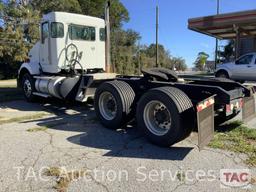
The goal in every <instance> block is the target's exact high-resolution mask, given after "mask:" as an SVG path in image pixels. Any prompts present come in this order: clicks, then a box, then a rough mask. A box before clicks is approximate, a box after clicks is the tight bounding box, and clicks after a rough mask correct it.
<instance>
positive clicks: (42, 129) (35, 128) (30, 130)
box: [27, 127, 48, 132]
mask: <svg viewBox="0 0 256 192" xmlns="http://www.w3.org/2000/svg"><path fill="white" fill-rule="evenodd" d="M47 129H48V128H47V127H34V128H30V129H27V132H38V131H46V130H47Z"/></svg>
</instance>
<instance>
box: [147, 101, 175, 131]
mask: <svg viewBox="0 0 256 192" xmlns="http://www.w3.org/2000/svg"><path fill="white" fill-rule="evenodd" d="M159 113H163V114H164V115H162V114H161V115H162V116H163V118H162V117H160V118H159ZM143 118H144V122H145V125H146V127H147V128H148V130H149V131H150V132H151V133H153V134H154V135H157V136H163V135H165V134H166V133H167V132H168V131H169V130H170V129H171V114H170V111H169V110H168V109H167V107H166V106H165V105H164V104H163V103H162V102H160V101H156V100H154V101H150V102H149V103H147V105H146V106H145V108H144V112H143Z"/></svg>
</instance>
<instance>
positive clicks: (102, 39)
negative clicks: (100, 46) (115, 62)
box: [100, 28, 106, 41]
mask: <svg viewBox="0 0 256 192" xmlns="http://www.w3.org/2000/svg"><path fill="white" fill-rule="evenodd" d="M105 39H106V29H105V28H100V40H101V41H105Z"/></svg>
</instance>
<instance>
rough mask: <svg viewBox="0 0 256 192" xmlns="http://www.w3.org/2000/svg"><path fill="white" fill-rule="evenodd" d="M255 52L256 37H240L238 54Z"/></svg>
mask: <svg viewBox="0 0 256 192" xmlns="http://www.w3.org/2000/svg"><path fill="white" fill-rule="evenodd" d="M250 52H256V37H251V38H246V39H241V42H240V55H243V54H246V53H250Z"/></svg>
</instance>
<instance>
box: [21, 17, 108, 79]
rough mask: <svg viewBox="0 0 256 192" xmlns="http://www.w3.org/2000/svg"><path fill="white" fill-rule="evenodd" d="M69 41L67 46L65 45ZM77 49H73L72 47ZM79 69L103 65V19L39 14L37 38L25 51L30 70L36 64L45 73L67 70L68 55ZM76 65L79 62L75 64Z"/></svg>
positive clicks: (35, 69) (32, 71) (101, 66)
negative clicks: (29, 49) (41, 16)
mask: <svg viewBox="0 0 256 192" xmlns="http://www.w3.org/2000/svg"><path fill="white" fill-rule="evenodd" d="M70 44H73V45H75V46H76V47H74V46H70V47H69V48H70V49H68V50H67V49H66V48H67V47H68V46H69V45H70ZM76 49H77V50H76ZM76 51H78V54H79V56H80V57H79V62H80V64H81V65H82V67H83V69H84V70H86V69H96V68H98V69H103V70H104V69H105V21H104V20H103V19H100V18H95V17H90V16H85V15H79V14H73V13H64V12H51V13H48V14H47V15H44V16H43V19H42V21H41V24H40V41H38V42H37V43H36V44H35V45H34V47H33V48H32V49H31V51H30V52H29V58H30V63H26V64H25V66H24V67H26V66H27V65H30V70H31V73H32V74H38V73H39V68H40V67H41V70H42V71H43V72H45V73H52V74H56V73H59V72H61V71H62V70H63V71H64V70H68V69H69V67H70V65H69V61H68V60H69V59H72V58H71V57H72V55H73V57H76V54H77V53H75V52H76ZM75 67H76V68H80V67H81V66H78V65H76V66H75Z"/></svg>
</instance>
